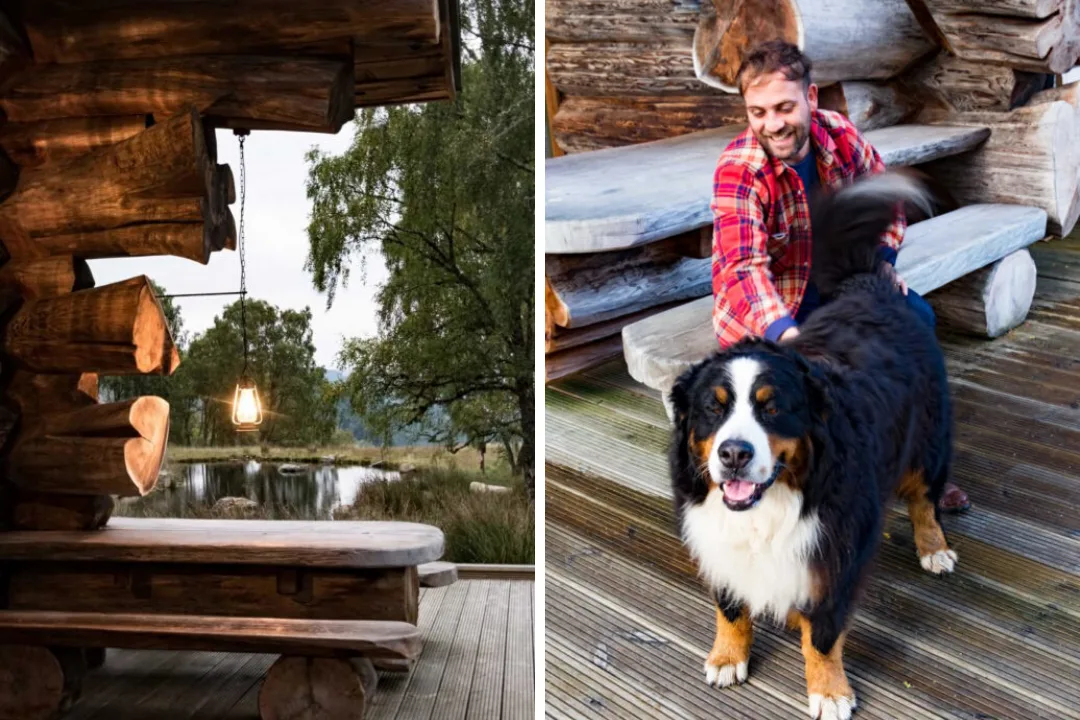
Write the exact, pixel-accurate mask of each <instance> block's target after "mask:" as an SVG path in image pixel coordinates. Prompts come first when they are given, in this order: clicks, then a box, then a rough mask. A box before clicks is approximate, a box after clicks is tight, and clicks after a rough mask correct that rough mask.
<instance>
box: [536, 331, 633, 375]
mask: <svg viewBox="0 0 1080 720" xmlns="http://www.w3.org/2000/svg"><path fill="white" fill-rule="evenodd" d="M622 353H623V346H622V338H621V337H620V336H618V335H615V336H612V337H606V338H604V339H602V340H596V341H594V342H591V343H589V344H587V345H578V346H577V347H573V348H570V349H569V350H563V351H562V352H556V353H551V354H550V355H546V356H544V381H545V382H552V381H553V380H558V379H560V378H564V377H569V376H571V375H574V374H576V373H579V372H582V371H583V370H588V369H589V368H594V367H597V366H598V365H603V364H604V363H606V362H609V361H611V360H614V359H615V358H617V357H619V356H620V355H621V354H622Z"/></svg>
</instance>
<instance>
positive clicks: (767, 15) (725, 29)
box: [693, 0, 800, 92]
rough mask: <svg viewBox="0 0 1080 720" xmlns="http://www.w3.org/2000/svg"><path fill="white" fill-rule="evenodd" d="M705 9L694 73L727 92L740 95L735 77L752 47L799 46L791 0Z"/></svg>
mask: <svg viewBox="0 0 1080 720" xmlns="http://www.w3.org/2000/svg"><path fill="white" fill-rule="evenodd" d="M702 5H703V9H702V13H701V19H700V21H699V23H698V27H697V29H696V30H695V32H694V45H693V56H694V72H695V74H696V75H697V76H698V78H699V79H700V80H701V81H702V82H704V83H705V84H707V85H711V86H713V87H716V88H719V89H721V90H723V91H724V92H738V86H737V85H736V75H737V74H738V72H739V66H740V65H741V64H742V61H743V58H744V57H745V56H746V54H747V53H748V52H749V51H750V50H751V49H752V47H753V46H755V45H757V44H758V43H760V42H762V41H764V40H767V39H773V38H778V39H783V40H786V41H788V42H791V43H798V42H799V35H800V24H799V20H798V17H797V15H796V13H795V8H794V7H793V5H792V3H791V2H790V1H789V0H783V1H781V2H776V1H775V0H747V1H746V2H743V3H735V4H734V7H733V4H732V3H723V2H718V1H717V0H712V2H708V0H707V1H706V2H703V3H702ZM732 10H734V14H733V13H732Z"/></svg>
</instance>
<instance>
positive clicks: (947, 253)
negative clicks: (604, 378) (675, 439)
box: [622, 205, 1046, 393]
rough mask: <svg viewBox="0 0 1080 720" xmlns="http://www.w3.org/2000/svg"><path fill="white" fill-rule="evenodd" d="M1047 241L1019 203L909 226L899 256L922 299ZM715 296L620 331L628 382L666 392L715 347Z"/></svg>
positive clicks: (1042, 218)
mask: <svg viewBox="0 0 1080 720" xmlns="http://www.w3.org/2000/svg"><path fill="white" fill-rule="evenodd" d="M1045 236H1046V213H1044V212H1043V211H1042V210H1039V209H1038V208H1032V207H1023V206H1019V205H974V206H968V207H964V208H960V209H959V210H954V211H953V212H950V213H946V214H945V215H941V216H938V217H936V218H931V219H929V220H925V221H923V222H919V223H915V224H913V225H911V226H910V227H909V228H908V229H907V232H906V234H905V236H904V242H903V244H902V245H901V247H900V253H899V254H898V256H897V259H896V269H897V272H899V273H900V275H901V276H902V277H903V278H904V280H905V281H906V282H907V283H908V286H909V287H910V288H911V289H912V290H914V291H915V292H917V293H919V294H925V293H928V292H930V291H931V290H935V289H937V288H939V287H942V286H943V285H946V284H947V283H950V282H952V281H954V280H956V279H958V278H961V277H963V276H964V275H966V274H968V273H970V272H973V271H975V270H978V269H979V268H981V267H985V266H986V265H988V264H990V263H992V262H994V261H996V260H1000V259H1001V258H1003V257H1006V256H1007V255H1010V254H1011V253H1014V252H1016V251H1017V250H1020V249H1022V248H1025V247H1027V246H1029V245H1031V244H1032V243H1034V242H1036V241H1038V240H1041V239H1042V238H1044V237H1045ZM712 303H713V298H712V297H711V296H709V297H704V298H701V299H700V300H696V301H694V302H691V303H687V304H685V305H682V306H680V307H678V308H675V309H674V310H669V311H667V312H664V313H660V314H658V315H654V316H652V317H650V318H647V319H645V320H642V321H641V322H637V323H634V324H633V325H628V326H626V327H625V328H623V338H622V339H623V354H624V357H625V359H626V367H627V371H628V372H629V373H630V377H632V378H634V379H635V380H637V381H638V382H640V383H642V384H644V385H647V386H648V387H651V388H654V389H657V390H660V391H662V392H665V393H666V392H667V391H668V390H669V389H670V388H671V386H672V385H673V384H674V382H675V379H676V378H677V377H678V376H679V374H680V373H682V372H683V371H684V370H686V369H687V368H689V367H690V366H691V365H693V364H694V363H696V362H699V361H701V360H703V359H704V358H706V357H707V356H708V355H709V354H711V353H713V352H715V351H716V350H717V349H718V347H719V346H718V345H717V343H716V337H715V335H714V333H713V330H712Z"/></svg>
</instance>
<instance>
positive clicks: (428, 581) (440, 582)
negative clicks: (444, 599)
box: [416, 561, 458, 587]
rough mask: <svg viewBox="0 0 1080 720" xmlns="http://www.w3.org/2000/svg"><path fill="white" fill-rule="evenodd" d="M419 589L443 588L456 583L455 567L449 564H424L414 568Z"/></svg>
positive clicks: (456, 573)
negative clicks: (418, 581)
mask: <svg viewBox="0 0 1080 720" xmlns="http://www.w3.org/2000/svg"><path fill="white" fill-rule="evenodd" d="M416 570H417V573H418V574H419V578H420V587H444V586H446V585H453V584H454V583H456V582H457V579H458V572H457V565H455V564H454V563H450V562H441V561H439V562H431V563H424V564H423V565H420V566H419V567H417V568H416Z"/></svg>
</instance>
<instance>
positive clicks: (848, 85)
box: [818, 80, 920, 132]
mask: <svg viewBox="0 0 1080 720" xmlns="http://www.w3.org/2000/svg"><path fill="white" fill-rule="evenodd" d="M818 105H819V106H820V107H821V108H823V109H825V110H835V111H837V112H839V113H843V114H844V115H846V116H847V118H848V119H849V120H851V122H852V123H854V124H855V127H857V128H859V130H862V131H864V132H865V131H867V130H877V129H878V128H885V127H892V126H893V125H899V124H900V123H903V122H906V121H907V120H910V119H911V118H912V117H914V116H915V114H916V113H917V112H918V110H919V107H920V104H919V103H918V101H916V100H915V99H914V98H913V97H912V96H911V95H910V94H908V93H905V92H904V91H903V90H901V89H900V88H899V87H897V86H896V85H895V84H887V83H872V82H859V81H855V80H850V81H846V82H841V83H833V84H832V85H828V86H826V87H823V88H821V90H820V91H819V93H818Z"/></svg>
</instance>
